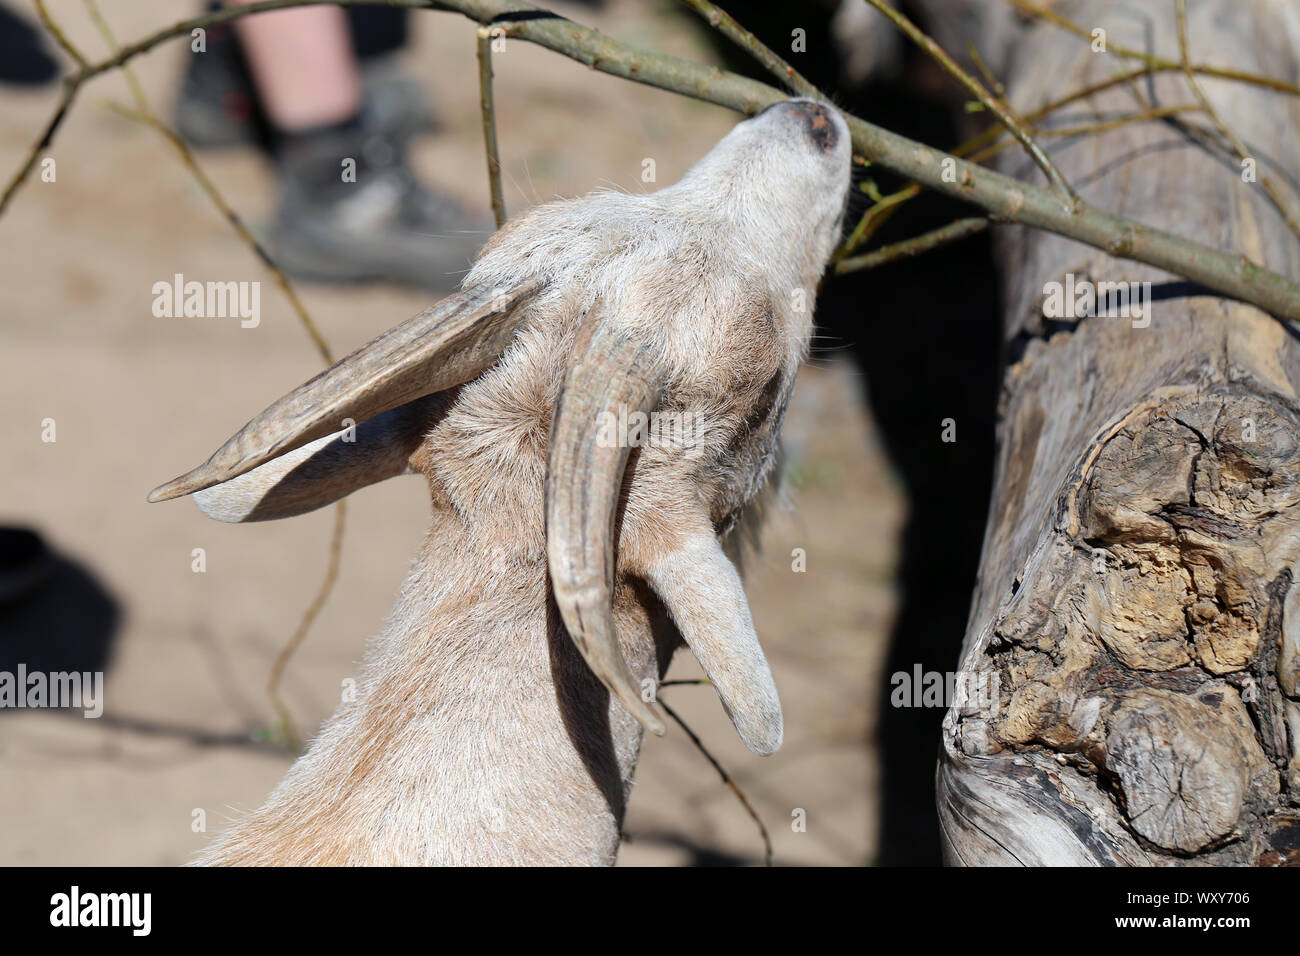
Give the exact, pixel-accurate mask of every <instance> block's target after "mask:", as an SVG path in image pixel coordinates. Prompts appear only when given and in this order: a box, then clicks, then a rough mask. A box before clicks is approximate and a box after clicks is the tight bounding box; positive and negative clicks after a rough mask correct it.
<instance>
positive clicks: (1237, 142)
mask: <svg viewBox="0 0 1300 956" xmlns="http://www.w3.org/2000/svg"><path fill="white" fill-rule="evenodd" d="M1174 12H1175V16H1176V17H1177V20H1178V58H1179V59H1180V60H1181V61H1182V65H1183V74H1184V75H1185V76H1186V77H1187V85H1188V86H1190V87H1191V88H1192V93H1193V95H1195V97H1196V101H1197V102H1198V103H1200V104H1201V108H1202V109H1203V110H1205V115H1206V116H1208V117H1209V119H1210V122H1211V123H1213V124H1214V128H1215V129H1216V130H1218V131H1219V135H1220V136H1222V137H1223V138H1224V139H1225V140H1226V141H1227V142H1228V145H1230V146H1231V147H1232V149H1233V152H1235V153H1236V154H1237V158H1238V159H1239V160H1241V161H1242V162H1249V161H1251V156H1250V151H1249V150H1248V149H1247V148H1246V144H1245V143H1244V142H1242V140H1241V137H1239V136H1238V135H1237V134H1236V133H1234V132H1233V131H1232V127H1230V126H1229V125H1228V124H1227V123H1225V122H1224V121H1223V117H1221V116H1220V115H1219V111H1218V110H1216V109H1215V108H1214V104H1213V103H1211V102H1210V98H1209V97H1208V96H1206V95H1205V90H1203V89H1202V88H1201V84H1200V83H1199V82H1197V79H1196V74H1195V73H1194V72H1193V71H1192V68H1191V60H1190V58H1189V56H1188V52H1187V0H1174ZM1256 181H1257V182H1258V183H1259V185H1260V188H1261V189H1263V190H1264V192H1265V193H1266V194H1267V195H1268V198H1269V200H1270V201H1271V202H1272V204H1273V206H1274V208H1276V209H1277V211H1278V214H1279V215H1281V217H1282V220H1283V222H1285V223H1286V225H1287V228H1288V229H1290V230H1291V232H1292V233H1294V234H1295V235H1296V236H1297V237H1300V221H1298V220H1297V219H1296V217H1295V216H1294V215H1293V214H1292V212H1291V210H1290V209H1289V208H1288V206H1287V203H1286V200H1285V199H1284V198H1283V197H1282V191H1281V190H1280V189H1278V188H1277V186H1276V185H1274V183H1273V180H1272V179H1271V178H1270V177H1269V176H1267V175H1265V173H1264V171H1263V170H1262V169H1261V170H1259V173H1258V175H1257V176H1256Z"/></svg>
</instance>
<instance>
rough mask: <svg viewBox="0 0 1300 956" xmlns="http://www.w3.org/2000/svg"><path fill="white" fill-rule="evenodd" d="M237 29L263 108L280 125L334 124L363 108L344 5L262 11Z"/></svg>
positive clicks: (297, 129) (284, 127) (244, 1)
mask: <svg viewBox="0 0 1300 956" xmlns="http://www.w3.org/2000/svg"><path fill="white" fill-rule="evenodd" d="M234 2H236V3H239V4H247V3H250V2H252V0H234ZM236 29H237V30H238V31H239V39H240V42H241V43H242V44H243V47H244V55H245V56H246V57H247V59H248V66H249V70H250V71H251V72H252V74H253V80H254V82H255V83H256V84H257V91H258V95H259V96H260V97H261V100H262V106H263V109H265V110H266V114H267V116H268V117H269V118H270V120H271V122H272V123H273V124H274V125H275V126H276V128H277V129H280V130H282V131H284V132H288V133H293V132H300V131H302V130H307V129H312V128H314V127H319V126H332V125H334V124H337V123H342V122H345V121H347V120H349V119H351V118H353V117H354V116H356V115H357V113H358V112H359V111H360V109H361V78H360V74H359V72H358V70H357V61H356V57H355V56H353V53H352V41H351V38H350V36H349V34H348V23H347V16H346V14H345V13H344V12H343V10H342V9H340V8H338V7H302V8H299V9H296V10H275V11H272V12H270V13H259V14H256V15H255V16H251V17H244V18H242V19H240V20H239V21H237V25H236Z"/></svg>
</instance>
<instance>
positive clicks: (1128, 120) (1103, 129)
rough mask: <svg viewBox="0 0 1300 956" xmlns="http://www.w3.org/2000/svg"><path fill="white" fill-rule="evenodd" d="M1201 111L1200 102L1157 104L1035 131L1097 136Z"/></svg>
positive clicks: (1045, 133) (1041, 127) (1064, 134)
mask: <svg viewBox="0 0 1300 956" xmlns="http://www.w3.org/2000/svg"><path fill="white" fill-rule="evenodd" d="M1199 112H1201V107H1200V105H1199V104H1196V103H1180V104H1178V105H1176V106H1157V107H1156V108H1154V109H1149V110H1143V111H1142V112H1140V113H1129V114H1128V115H1127V116H1117V117H1115V118H1114V119H1109V120H1101V121H1099V122H1096V123H1083V124H1081V125H1079V126H1039V127H1035V129H1034V132H1035V133H1037V134H1038V135H1039V136H1053V137H1058V138H1063V137H1066V136H1096V135H1097V134H1098V133H1109V132H1111V131H1112V130H1117V129H1120V128H1122V127H1124V126H1132V125H1133V124H1134V123H1146V122H1149V121H1151V120H1157V119H1165V118H1167V117H1170V116H1178V115H1180V114H1182V113H1199Z"/></svg>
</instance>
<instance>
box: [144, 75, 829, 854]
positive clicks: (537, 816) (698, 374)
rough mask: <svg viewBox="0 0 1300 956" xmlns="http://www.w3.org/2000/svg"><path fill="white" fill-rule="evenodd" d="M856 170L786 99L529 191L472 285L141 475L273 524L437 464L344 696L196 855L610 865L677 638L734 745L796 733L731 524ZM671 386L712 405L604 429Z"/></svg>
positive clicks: (769, 743) (787, 378)
mask: <svg viewBox="0 0 1300 956" xmlns="http://www.w3.org/2000/svg"><path fill="white" fill-rule="evenodd" d="M849 166H850V147H849V135H848V130H847V127H846V126H845V124H844V121H843V120H842V119H841V118H840V116H839V115H838V114H837V113H836V112H835V111H834V110H833V109H830V108H828V107H826V106H824V105H821V104H819V103H816V102H814V101H812V100H805V99H795V100H788V101H784V102H782V103H778V104H776V105H774V106H771V107H769V108H768V109H766V110H764V111H763V112H762V113H760V114H758V115H757V116H755V117H753V118H751V119H748V120H745V121H743V122H741V123H739V124H737V125H736V127H735V128H734V129H732V130H731V131H730V132H729V133H728V134H727V135H726V136H725V137H723V138H722V139H721V140H720V141H719V142H718V143H717V144H716V145H715V146H714V148H713V149H712V150H711V151H710V152H709V153H708V154H707V155H705V156H704V157H703V158H702V159H701V160H699V161H698V162H697V163H696V164H695V165H694V166H693V167H692V168H691V169H690V170H689V171H688V172H687V174H686V175H685V176H684V177H683V178H682V179H681V180H680V181H679V182H677V183H676V184H674V185H673V186H669V187H667V188H665V189H662V190H660V191H658V192H654V193H647V194H642V195H629V194H626V193H620V192H614V191H609V192H598V193H595V194H592V195H590V196H587V197H585V198H582V199H576V200H559V201H556V202H552V203H548V204H545V205H542V206H538V207H536V208H534V209H531V210H529V211H528V212H525V213H523V214H521V215H520V216H518V217H517V218H515V219H513V220H511V221H510V222H509V223H507V224H506V225H505V226H504V227H503V228H502V229H501V230H500V232H498V233H497V234H496V235H495V236H494V237H493V238H492V239H491V240H490V241H489V242H488V243H487V245H486V246H485V247H484V248H483V250H482V251H481V253H480V254H479V256H478V257H477V259H476V260H475V262H474V264H473V267H472V268H471V270H470V272H469V274H468V275H467V276H466V277H465V279H464V281H463V283H462V286H461V291H460V292H459V293H458V294H456V295H454V296H452V297H450V298H449V299H447V300H445V301H443V302H442V303H441V304H439V305H437V306H436V307H434V308H432V309H430V310H428V311H426V312H424V313H422V314H420V315H418V316H416V317H415V318H413V319H411V320H409V321H408V322H406V323H403V324H402V325H399V326H397V327H396V328H394V329H392V330H390V331H388V332H386V333H384V334H383V335H381V336H380V337H379V338H377V339H375V340H374V341H373V342H371V343H370V344H368V345H365V346H363V347H362V348H360V349H359V350H357V351H356V352H354V353H352V354H351V355H349V356H348V357H347V358H345V359H343V360H342V361H340V362H338V363H337V364H335V365H334V366H333V367H332V368H330V369H328V370H327V371H325V372H323V373H321V374H320V375H318V376H316V377H315V378H314V379H312V380H311V381H309V382H307V383H306V384H304V385H302V386H300V387H298V388H297V389H295V390H294V391H292V392H290V393H289V394H288V395H286V396H284V397H283V398H281V399H280V400H279V401H277V402H275V403H274V404H272V405H271V406H270V407H269V408H267V409H266V410H265V411H264V412H262V413H261V414H260V415H258V416H257V417H256V418H254V419H253V420H252V421H250V422H249V423H248V424H247V425H245V426H244V428H243V429H242V430H241V431H240V432H239V433H237V434H236V435H235V436H234V437H233V438H231V439H230V440H229V441H228V442H226V444H224V445H223V446H222V447H221V448H220V449H218V450H217V451H216V452H215V453H214V454H213V455H212V457H211V458H209V459H208V461H207V462H206V463H204V464H203V465H201V466H199V467H198V468H196V469H194V470H193V471H191V472H189V473H188V474H185V475H183V476H181V477H179V478H177V479H175V480H173V481H171V482H168V483H167V484H165V485H162V486H160V487H159V488H157V489H155V490H154V491H153V492H152V493H151V494H150V496H149V500H150V501H162V500H166V499H169V498H175V497H179V496H181V495H190V494H192V495H194V497H195V500H196V502H197V503H198V506H199V508H200V509H201V510H202V511H203V512H204V513H205V514H206V515H208V516H209V517H212V518H216V519H218V520H221V521H261V520H266V519H272V518H282V517H287V516H291V515H296V514H301V513H303V512H306V511H310V510H313V509H315V508H319V507H322V506H323V505H326V504H328V503H330V502H333V501H336V500H338V499H339V498H341V497H342V496H343V495H346V494H348V493H350V492H352V491H355V490H356V489H358V488H361V487H364V486H366V485H369V484H371V483H373V482H376V481H379V480H382V479H384V478H388V477H391V476H393V475H397V474H402V473H412V472H418V473H420V474H422V475H423V476H424V477H425V478H426V479H427V481H428V485H429V493H430V497H431V499H432V504H433V521H432V527H431V528H430V530H429V533H428V536H427V538H426V540H425V542H424V545H423V548H422V550H421V553H420V555H419V558H418V559H417V561H416V562H415V564H414V566H413V569H412V571H411V573H410V575H409V577H408V578H407V580H406V582H405V584H404V585H403V586H402V590H401V595H400V597H399V599H398V601H397V604H396V606H395V608H394V610H393V612H392V615H391V617H390V619H389V621H388V623H387V625H386V626H385V628H384V630H383V631H382V633H381V634H380V635H379V637H378V638H377V639H376V640H374V641H373V642H372V643H371V645H370V646H369V648H368V650H367V653H366V655H365V659H364V662H363V668H362V672H361V677H360V679H359V680H358V686H357V693H356V695H355V699H354V700H351V701H345V702H343V703H341V704H340V706H339V708H338V710H337V711H336V712H335V713H334V715H333V716H332V717H331V718H330V719H329V720H328V721H327V723H326V724H325V725H324V727H323V728H322V730H321V731H320V734H319V736H318V737H317V738H316V739H315V741H314V742H313V744H312V746H311V747H310V749H309V750H308V751H307V752H306V753H305V754H304V755H303V756H301V757H300V758H299V759H298V760H297V762H295V763H294V765H293V766H292V767H291V768H290V770H289V771H288V773H287V775H286V776H285V778H284V779H283V781H281V783H280V784H279V785H278V786H277V787H276V788H275V790H274V791H273V792H272V793H271V795H270V797H269V798H268V799H267V801H266V803H265V804H264V805H263V806H262V807H261V808H260V809H258V810H256V811H254V812H253V813H251V814H249V815H248V816H246V817H244V818H243V819H242V820H240V821H238V822H236V823H235V824H234V825H233V826H232V827H231V828H229V829H228V830H227V831H225V832H224V833H223V834H222V835H221V836H220V837H219V838H218V839H217V840H216V842H215V843H214V844H213V845H212V846H210V847H209V848H208V849H207V850H205V851H204V853H203V854H201V856H200V859H199V860H198V862H202V863H209V864H245V865H267V864H292V865H300V864H326V865H329V864H382V863H389V864H561V863H565V864H611V863H613V862H614V858H615V856H616V854H617V851H618V845H619V834H620V829H621V825H622V820H623V815H624V808H625V806H626V803H627V799H628V794H629V790H630V787H631V782H632V775H633V771H634V769H635V766H636V760H637V754H638V751H639V749H640V745H641V741H642V736H643V728H644V729H649V730H651V731H652V732H654V733H656V734H662V733H663V732H664V725H663V722H662V720H661V718H660V716H659V714H658V712H657V711H656V710H655V708H654V706H653V702H654V690H655V688H656V687H657V685H658V681H659V680H660V679H661V678H662V676H663V674H664V672H665V671H666V670H667V667H668V662H669V659H670V658H671V656H672V653H673V651H674V650H675V649H676V648H677V646H679V645H680V644H681V643H682V640H683V639H684V640H685V643H686V644H687V645H688V646H689V647H690V648H691V650H692V651H693V652H694V654H695V656H696V657H697V658H698V659H699V662H700V664H701V666H702V667H703V669H704V672H705V673H706V674H707V675H708V677H709V680H710V681H711V683H712V684H713V686H714V687H715V688H716V690H717V693H718V695H719V697H720V698H721V700H722V704H723V707H724V708H725V709H726V711H727V713H728V715H729V716H730V717H731V720H732V722H733V724H734V725H735V727H736V729H737V731H738V732H739V734H740V736H741V738H742V739H743V740H744V742H745V744H746V745H747V746H748V747H749V748H750V749H751V750H753V751H754V752H756V753H759V754H764V755H766V754H770V753H772V752H774V751H775V750H776V749H777V748H778V747H779V746H780V744H781V739H782V718H781V706H780V702H779V699H778V697H777V691H776V686H775V683H774V682H773V679H772V675H771V672H770V670H769V668H768V664H767V661H766V659H765V657H764V656H763V651H762V649H761V648H760V647H759V643H758V638H757V636H756V635H755V632H754V625H753V621H752V619H751V616H750V611H749V606H748V603H747V602H746V599H745V594H744V591H743V589H742V586H741V582H740V577H739V575H738V573H737V571H736V568H735V566H734V565H733V563H732V561H731V560H730V559H729V558H728V556H727V552H726V551H724V548H723V543H722V542H723V541H727V543H728V546H730V544H731V543H732V542H733V541H734V537H735V536H734V535H733V534H732V532H733V530H734V529H735V528H736V526H737V524H738V522H739V521H740V519H741V518H742V516H744V515H745V514H746V512H747V511H748V510H750V509H751V508H752V507H753V506H754V505H755V503H756V501H757V499H758V497H759V494H760V491H762V490H763V489H764V488H765V487H767V486H768V485H769V478H770V473H771V471H772V470H773V465H774V462H775V460H776V454H777V438H778V432H779V430H780V425H781V419H782V416H783V414H784V411H785V407H786V403H787V401H788V399H789V396H790V393H791V390H792V388H793V385H794V379H795V375H796V372H797V371H798V368H799V366H800V364H801V362H802V361H803V359H804V357H805V355H806V353H807V349H808V341H809V337H810V334H811V328H812V318H811V310H810V309H809V308H805V307H804V306H803V303H804V302H805V301H806V302H809V303H810V302H811V301H812V300H813V298H814V296H815V287H816V283H817V281H818V279H819V278H820V276H821V274H822V271H823V269H824V268H825V265H826V262H827V260H828V258H829V256H830V254H831V251H832V249H833V247H834V244H835V242H836V240H837V239H838V236H839V231H840V226H841V222H842V219H843V216H844V210H845V206H846V203H847V197H848V188H849V180H850V176H849ZM652 412H658V413H659V414H660V415H661V416H662V415H691V416H693V417H692V419H691V420H692V421H696V422H701V423H704V425H705V427H704V428H703V429H695V430H694V431H695V432H696V433H695V434H693V435H692V436H690V438H691V440H692V442H693V443H692V445H691V447H690V448H689V449H683V448H682V447H681V444H682V443H681V442H676V441H673V442H654V441H650V442H646V441H644V440H641V439H643V438H644V435H643V434H642V433H643V431H644V429H638V428H635V426H634V428H633V430H634V431H637V432H638V434H636V435H629V436H626V438H624V437H623V436H613V437H611V436H610V435H609V434H608V432H609V429H607V428H603V427H598V424H600V423H607V422H608V421H610V420H611V419H610V416H614V417H620V416H621V418H620V420H625V421H628V422H633V423H637V422H641V421H643V416H645V415H646V414H647V413H652ZM346 419H351V420H352V421H353V422H357V423H360V424H356V425H355V426H354V428H353V429H348V428H343V427H342V426H344V425H347V424H349V423H348V422H347V421H346ZM701 432H702V433H701ZM633 446H635V447H633ZM616 545H617V547H616ZM616 553H617V560H616V558H615V555H616Z"/></svg>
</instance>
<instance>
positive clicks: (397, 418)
mask: <svg viewBox="0 0 1300 956" xmlns="http://www.w3.org/2000/svg"><path fill="white" fill-rule="evenodd" d="M443 407H444V400H443V396H441V395H429V396H426V397H424V398H417V399H416V400H415V401H413V402H408V403H407V404H405V405H399V406H398V407H397V408H394V409H392V410H390V411H387V412H384V413H383V414H382V415H379V416H377V417H375V418H372V419H370V421H367V422H362V423H361V424H360V425H356V426H355V427H353V428H347V429H343V430H342V431H339V432H337V433H335V434H333V435H326V436H325V437H324V438H318V439H316V440H315V441H312V442H308V443H307V444H305V445H303V446H302V447H300V448H295V449H294V450H293V451H291V452H288V453H286V454H284V455H281V456H280V457H279V458H273V459H272V460H271V461H268V462H267V463H266V464H264V465H258V466H257V467H256V468H254V469H253V470H252V471H249V472H245V473H244V474H242V475H240V476H239V477H237V478H232V479H230V480H229V481H226V482H223V483H221V484H219V485H213V486H212V487H211V488H205V489H204V490H202V491H196V492H195V493H194V503H195V504H197V505H198V506H199V510H200V511H202V512H203V513H204V514H205V515H207V516H208V517H209V518H215V519H216V520H217V521H231V522H243V521H270V520H272V519H274V518H290V517H293V516H294V515H300V514H305V513H306V512H308V511H315V510H316V509H317V508H323V507H324V506H325V505H328V504H332V503H333V502H335V501H338V500H339V499H340V498H342V497H344V496H345V495H350V494H351V493H352V492H354V491H357V490H358V489H360V488H364V487H366V486H367V485H373V484H374V483H375V482H378V481H383V480H384V479H385V478H392V477H393V476H394V475H401V474H405V473H408V472H410V471H412V470H413V469H412V468H411V465H410V458H411V455H413V454H414V453H415V451H416V450H417V449H418V448H419V447H420V444H421V443H422V442H423V440H424V436H425V435H426V434H428V432H429V430H430V429H431V428H433V426H434V425H435V424H436V422H437V418H438V413H439V412H440V411H441V410H442V408H443Z"/></svg>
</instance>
